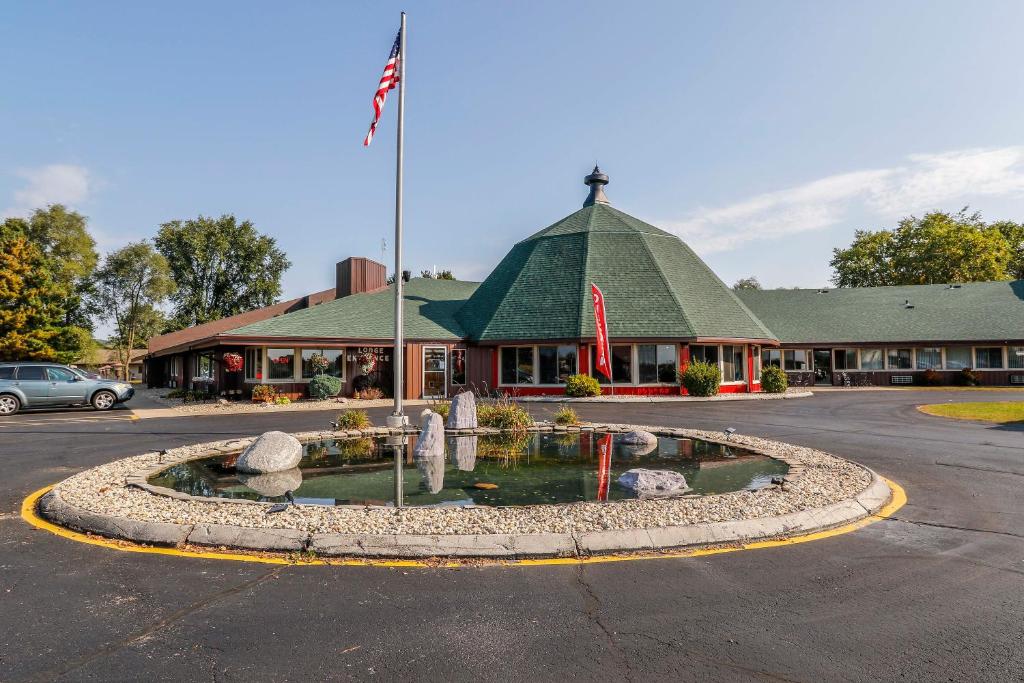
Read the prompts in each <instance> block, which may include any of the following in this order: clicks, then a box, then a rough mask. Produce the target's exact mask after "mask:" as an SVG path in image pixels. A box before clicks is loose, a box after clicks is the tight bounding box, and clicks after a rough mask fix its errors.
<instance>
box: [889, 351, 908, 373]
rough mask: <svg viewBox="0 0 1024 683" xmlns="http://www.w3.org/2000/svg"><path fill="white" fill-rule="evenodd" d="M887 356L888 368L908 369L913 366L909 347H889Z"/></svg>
mask: <svg viewBox="0 0 1024 683" xmlns="http://www.w3.org/2000/svg"><path fill="white" fill-rule="evenodd" d="M887 357H888V363H889V369H890V370H909V369H911V368H912V367H913V363H911V362H910V359H911V354H910V349H889V353H888V354H887Z"/></svg>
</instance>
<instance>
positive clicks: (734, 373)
mask: <svg viewBox="0 0 1024 683" xmlns="http://www.w3.org/2000/svg"><path fill="white" fill-rule="evenodd" d="M743 365H744V363H743V347H742V346H733V345H730V344H726V345H724V346H722V381H723V382H742V381H743V378H744V377H745V376H746V372H745V369H744V367H743Z"/></svg>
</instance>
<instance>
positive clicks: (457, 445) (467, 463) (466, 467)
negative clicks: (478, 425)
mask: <svg viewBox="0 0 1024 683" xmlns="http://www.w3.org/2000/svg"><path fill="white" fill-rule="evenodd" d="M476 449H477V437H475V436H457V437H455V438H453V439H451V442H450V443H449V448H448V451H449V452H450V453H451V454H452V463H453V464H454V465H455V467H456V468H457V469H459V470H462V471H463V472H472V471H473V468H474V467H476Z"/></svg>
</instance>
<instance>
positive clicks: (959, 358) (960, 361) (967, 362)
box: [946, 346, 972, 370]
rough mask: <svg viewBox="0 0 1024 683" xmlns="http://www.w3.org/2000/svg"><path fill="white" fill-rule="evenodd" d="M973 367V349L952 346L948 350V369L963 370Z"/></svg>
mask: <svg viewBox="0 0 1024 683" xmlns="http://www.w3.org/2000/svg"><path fill="white" fill-rule="evenodd" d="M970 367H972V363H971V348H970V347H969V346H950V347H947V348H946V369H947V370H963V369H964V368H970Z"/></svg>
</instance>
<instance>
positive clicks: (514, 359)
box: [501, 346, 533, 384]
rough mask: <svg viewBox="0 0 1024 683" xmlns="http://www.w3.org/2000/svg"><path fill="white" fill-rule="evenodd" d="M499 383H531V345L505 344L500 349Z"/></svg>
mask: <svg viewBox="0 0 1024 683" xmlns="http://www.w3.org/2000/svg"><path fill="white" fill-rule="evenodd" d="M501 383H502V384H533V347H532V346H506V347H503V348H502V349H501Z"/></svg>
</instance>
